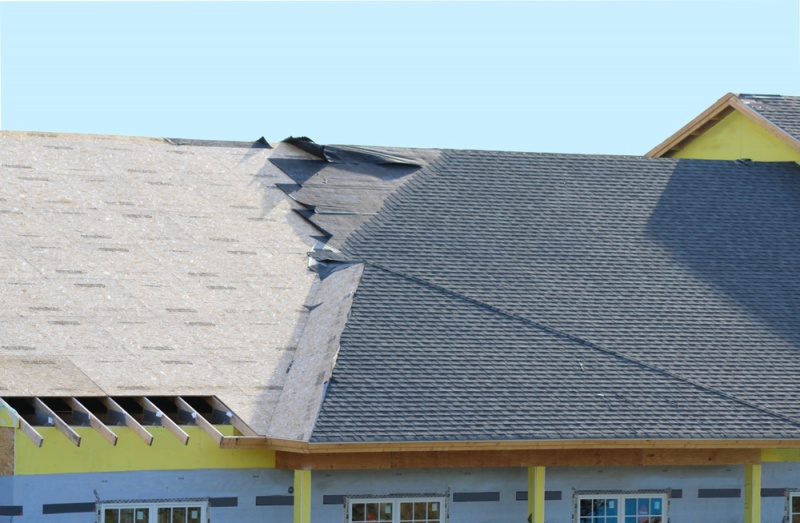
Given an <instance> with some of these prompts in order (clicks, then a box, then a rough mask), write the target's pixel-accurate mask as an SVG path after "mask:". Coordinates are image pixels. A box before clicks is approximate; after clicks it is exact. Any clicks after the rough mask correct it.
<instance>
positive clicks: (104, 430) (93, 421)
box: [64, 398, 117, 446]
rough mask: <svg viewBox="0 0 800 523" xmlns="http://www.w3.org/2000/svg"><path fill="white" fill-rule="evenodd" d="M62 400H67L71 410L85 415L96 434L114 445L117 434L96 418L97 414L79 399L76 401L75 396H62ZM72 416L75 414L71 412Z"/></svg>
mask: <svg viewBox="0 0 800 523" xmlns="http://www.w3.org/2000/svg"><path fill="white" fill-rule="evenodd" d="M64 401H66V402H67V405H69V406H70V408H72V410H73V411H77V412H80V413H81V414H83V415H84V416H86V417H87V418H88V420H89V425H91V427H92V428H93V429H94V430H96V431H97V432H98V434H100V435H101V436H103V438H105V440H106V441H108V442H109V443H111V444H112V445H115V446H116V444H117V435H116V434H114V432H112V431H111V429H109V428H108V427H107V426H106V425H105V423H103V422H102V421H100V420H99V419H97V416H95V415H94V414H93V413H92V412H91V411H90V410H89V409H87V408H86V407H85V406H83V404H82V403H81V402H80V401H78V400H77V399H76V398H64ZM74 416H75V414H73V417H74Z"/></svg>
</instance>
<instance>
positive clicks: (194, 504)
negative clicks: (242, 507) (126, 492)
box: [98, 500, 208, 523]
mask: <svg viewBox="0 0 800 523" xmlns="http://www.w3.org/2000/svg"><path fill="white" fill-rule="evenodd" d="M207 506H208V504H207V503H206V501H205V500H189V501H174V502H173V501H164V502H148V501H132V502H119V503H118V502H111V503H100V504H99V508H98V514H99V516H100V518H99V522H100V523H207V521H208V520H207V519H206V512H207V510H206V509H207Z"/></svg>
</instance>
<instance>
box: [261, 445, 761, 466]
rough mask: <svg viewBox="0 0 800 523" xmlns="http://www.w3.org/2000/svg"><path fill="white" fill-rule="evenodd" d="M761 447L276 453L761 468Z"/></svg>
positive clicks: (379, 460) (305, 458)
mask: <svg viewBox="0 0 800 523" xmlns="http://www.w3.org/2000/svg"><path fill="white" fill-rule="evenodd" d="M761 459H762V451H761V450H760V449H715V448H714V449H641V448H639V449H572V450H564V449H560V450H542V449H539V450H481V451H442V452H372V453H370V452H363V453H348V454H341V453H340V454H294V453H291V452H277V453H276V456H275V466H276V468H280V469H291V470H367V469H409V468H473V467H476V468H482V467H540V466H541V467H612V466H613V467H616V466H619V467H622V466H636V467H642V466H673V465H675V466H680V465H742V464H759V463H761Z"/></svg>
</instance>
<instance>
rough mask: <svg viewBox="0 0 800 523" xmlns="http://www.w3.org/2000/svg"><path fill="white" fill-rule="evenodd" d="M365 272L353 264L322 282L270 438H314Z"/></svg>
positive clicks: (302, 439)
mask: <svg viewBox="0 0 800 523" xmlns="http://www.w3.org/2000/svg"><path fill="white" fill-rule="evenodd" d="M363 272H364V266H363V265H362V264H358V265H353V266H350V267H347V268H344V269H341V270H339V271H337V272H334V273H333V274H330V275H329V276H328V277H327V278H326V279H324V280H322V281H321V282H320V284H319V290H318V291H317V293H316V295H315V296H314V299H313V300H312V301H313V304H314V305H316V307H315V308H314V309H313V310H312V311H311V313H310V314H309V327H308V328H307V329H305V330H304V331H303V335H302V337H301V338H300V343H299V344H298V347H297V352H296V354H295V358H294V361H293V362H292V367H291V369H290V370H289V380H288V382H287V383H286V386H285V387H284V388H283V392H282V394H281V397H280V401H279V402H278V408H277V409H276V411H275V416H274V417H273V418H272V423H271V424H270V426H269V434H270V436H272V437H276V438H284V439H292V440H300V441H308V440H309V438H310V437H311V432H312V431H313V429H314V424H315V423H316V421H317V414H318V413H319V409H320V406H321V405H322V400H323V393H324V390H325V384H326V383H327V382H328V380H330V377H331V373H332V372H333V367H334V365H335V363H336V356H337V354H338V353H339V342H340V339H341V334H342V330H343V329H344V325H345V323H346V322H347V317H348V315H349V313H350V307H351V305H352V304H353V297H354V296H355V292H356V289H357V288H358V283H359V282H360V281H361V274H362V273H363Z"/></svg>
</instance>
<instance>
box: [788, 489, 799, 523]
mask: <svg viewBox="0 0 800 523" xmlns="http://www.w3.org/2000/svg"><path fill="white" fill-rule="evenodd" d="M794 498H797V499H800V489H791V488H790V489H786V511H785V514H786V521H788V522H790V523H791V521H792V515H793V514H792V500H793V499H794ZM795 514H800V512H796V513H795Z"/></svg>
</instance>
